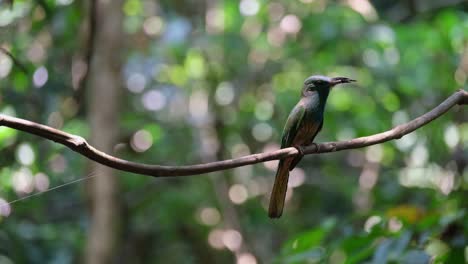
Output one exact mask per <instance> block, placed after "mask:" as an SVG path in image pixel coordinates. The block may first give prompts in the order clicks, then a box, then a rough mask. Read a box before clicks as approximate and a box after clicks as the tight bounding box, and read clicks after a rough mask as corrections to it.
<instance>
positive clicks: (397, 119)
mask: <svg viewBox="0 0 468 264" xmlns="http://www.w3.org/2000/svg"><path fill="white" fill-rule="evenodd" d="M409 120H410V119H409V116H408V113H407V112H405V111H403V110H400V111H396V112H395V113H394V114H393V116H392V125H393V126H398V125H401V124H404V123H406V122H408V121H409Z"/></svg>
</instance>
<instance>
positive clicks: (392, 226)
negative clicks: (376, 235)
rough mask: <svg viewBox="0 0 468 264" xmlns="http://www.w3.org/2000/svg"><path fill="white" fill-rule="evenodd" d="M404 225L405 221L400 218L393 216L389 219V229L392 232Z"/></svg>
mask: <svg viewBox="0 0 468 264" xmlns="http://www.w3.org/2000/svg"><path fill="white" fill-rule="evenodd" d="M402 227H403V223H402V222H401V221H400V220H399V219H398V218H396V217H392V218H390V220H388V230H390V232H394V233H395V232H398V231H400V230H401V228H402Z"/></svg>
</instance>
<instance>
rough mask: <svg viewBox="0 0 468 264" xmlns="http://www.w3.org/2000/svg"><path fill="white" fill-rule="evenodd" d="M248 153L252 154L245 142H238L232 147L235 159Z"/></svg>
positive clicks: (232, 154)
mask: <svg viewBox="0 0 468 264" xmlns="http://www.w3.org/2000/svg"><path fill="white" fill-rule="evenodd" d="M246 155H250V148H249V146H247V145H246V144H244V143H237V144H235V145H234V146H233V147H232V149H231V156H232V158H234V159H235V158H239V157H243V156H246Z"/></svg>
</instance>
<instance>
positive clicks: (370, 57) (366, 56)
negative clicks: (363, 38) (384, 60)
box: [362, 49, 380, 67]
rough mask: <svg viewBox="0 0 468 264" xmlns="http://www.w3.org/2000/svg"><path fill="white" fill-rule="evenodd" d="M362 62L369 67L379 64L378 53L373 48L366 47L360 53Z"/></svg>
mask: <svg viewBox="0 0 468 264" xmlns="http://www.w3.org/2000/svg"><path fill="white" fill-rule="evenodd" d="M362 60H363V62H364V63H365V64H366V65H367V66H369V67H377V66H379V65H380V54H379V53H378V52H377V51H376V50H373V49H366V50H365V51H364V53H363V54H362Z"/></svg>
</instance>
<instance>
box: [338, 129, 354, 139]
mask: <svg viewBox="0 0 468 264" xmlns="http://www.w3.org/2000/svg"><path fill="white" fill-rule="evenodd" d="M354 137H356V131H355V130H354V129H353V128H352V127H343V128H342V129H340V130H339V131H338V132H337V133H336V139H337V140H339V141H345V140H350V139H353V138H354Z"/></svg>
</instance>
